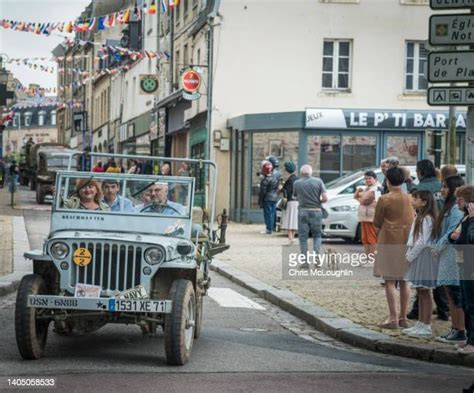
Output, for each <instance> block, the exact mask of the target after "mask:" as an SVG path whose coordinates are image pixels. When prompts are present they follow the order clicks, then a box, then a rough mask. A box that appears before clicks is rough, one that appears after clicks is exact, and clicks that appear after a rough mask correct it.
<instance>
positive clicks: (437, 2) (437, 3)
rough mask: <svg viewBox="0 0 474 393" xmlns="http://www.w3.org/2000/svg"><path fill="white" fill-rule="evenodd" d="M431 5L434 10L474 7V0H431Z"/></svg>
mask: <svg viewBox="0 0 474 393" xmlns="http://www.w3.org/2000/svg"><path fill="white" fill-rule="evenodd" d="M430 7H431V9H432V10H449V9H455V8H470V7H473V8H474V0H430Z"/></svg>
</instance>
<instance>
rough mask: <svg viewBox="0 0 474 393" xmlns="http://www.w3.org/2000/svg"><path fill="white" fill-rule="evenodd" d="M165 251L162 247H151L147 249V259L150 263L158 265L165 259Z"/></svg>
mask: <svg viewBox="0 0 474 393" xmlns="http://www.w3.org/2000/svg"><path fill="white" fill-rule="evenodd" d="M165 256H166V254H165V251H164V250H163V249H162V248H161V247H150V248H149V249H147V250H146V251H145V261H146V262H147V263H148V264H150V265H157V264H159V263H161V262H163V261H164V260H165Z"/></svg>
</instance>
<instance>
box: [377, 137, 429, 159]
mask: <svg viewBox="0 0 474 393" xmlns="http://www.w3.org/2000/svg"><path fill="white" fill-rule="evenodd" d="M421 137H422V136H421V134H419V133H415V134H392V133H386V134H385V135H384V149H383V151H384V155H383V158H386V157H397V158H398V160H399V161H400V165H416V163H417V161H418V160H419V159H420V158H421Z"/></svg>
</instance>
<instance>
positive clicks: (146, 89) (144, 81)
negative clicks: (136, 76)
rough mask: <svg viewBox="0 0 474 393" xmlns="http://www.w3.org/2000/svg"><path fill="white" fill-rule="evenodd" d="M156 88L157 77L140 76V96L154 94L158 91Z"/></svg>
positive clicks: (149, 75)
mask: <svg viewBox="0 0 474 393" xmlns="http://www.w3.org/2000/svg"><path fill="white" fill-rule="evenodd" d="M158 86H159V83H158V77H157V76H156V75H153V74H146V75H140V94H154V93H156V92H157V91H158Z"/></svg>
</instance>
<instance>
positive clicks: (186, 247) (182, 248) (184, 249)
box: [176, 242, 194, 256]
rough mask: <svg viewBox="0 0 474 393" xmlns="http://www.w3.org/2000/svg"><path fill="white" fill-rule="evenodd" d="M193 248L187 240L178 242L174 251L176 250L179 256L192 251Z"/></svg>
mask: <svg viewBox="0 0 474 393" xmlns="http://www.w3.org/2000/svg"><path fill="white" fill-rule="evenodd" d="M193 250H194V247H193V246H192V245H191V244H189V243H187V242H181V243H178V245H177V246H176V251H178V253H179V255H181V256H185V255H189V254H191V253H192V252H193Z"/></svg>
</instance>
